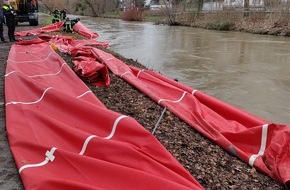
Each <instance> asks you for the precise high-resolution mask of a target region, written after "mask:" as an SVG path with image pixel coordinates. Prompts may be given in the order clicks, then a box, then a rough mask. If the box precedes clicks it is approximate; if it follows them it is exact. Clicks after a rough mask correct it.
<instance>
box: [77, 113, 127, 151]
mask: <svg viewBox="0 0 290 190" xmlns="http://www.w3.org/2000/svg"><path fill="white" fill-rule="evenodd" d="M126 117H128V116H125V115H122V116H120V117H118V118H117V119H116V120H115V122H114V124H113V127H112V130H111V132H110V134H109V135H108V136H107V137H99V136H96V135H91V136H89V137H88V138H87V139H86V140H85V142H84V144H83V147H82V150H81V151H80V153H79V155H84V153H85V151H86V149H87V146H88V144H89V142H90V141H91V140H92V139H93V138H96V137H98V138H102V139H106V140H109V139H111V138H112V137H113V136H114V135H115V132H116V129H117V126H118V124H119V122H120V121H121V120H122V119H124V118H126Z"/></svg>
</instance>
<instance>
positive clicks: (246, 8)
mask: <svg viewBox="0 0 290 190" xmlns="http://www.w3.org/2000/svg"><path fill="white" fill-rule="evenodd" d="M249 11H250V2H249V0H245V1H244V16H249Z"/></svg>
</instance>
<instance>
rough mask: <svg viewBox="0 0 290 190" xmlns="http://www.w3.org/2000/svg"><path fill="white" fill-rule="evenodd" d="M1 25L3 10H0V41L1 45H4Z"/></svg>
mask: <svg viewBox="0 0 290 190" xmlns="http://www.w3.org/2000/svg"><path fill="white" fill-rule="evenodd" d="M3 23H4V15H3V10H2V9H0V39H1V41H2V42H3V43H5V42H6V41H5V39H4V36H3Z"/></svg>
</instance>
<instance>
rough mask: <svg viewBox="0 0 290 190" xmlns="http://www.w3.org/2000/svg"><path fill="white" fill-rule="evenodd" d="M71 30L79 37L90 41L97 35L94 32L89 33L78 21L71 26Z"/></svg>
mask: <svg viewBox="0 0 290 190" xmlns="http://www.w3.org/2000/svg"><path fill="white" fill-rule="evenodd" d="M73 30H74V31H75V32H77V33H79V34H80V35H82V36H84V37H86V38H88V39H92V38H97V37H98V36H99V35H98V34H97V33H96V32H91V31H90V30H89V29H88V28H87V27H86V26H85V25H83V23H81V22H80V21H78V22H77V23H76V24H75V25H74V26H73Z"/></svg>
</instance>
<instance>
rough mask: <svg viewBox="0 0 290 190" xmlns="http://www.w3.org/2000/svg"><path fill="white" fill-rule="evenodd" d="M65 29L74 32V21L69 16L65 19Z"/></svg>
mask: <svg viewBox="0 0 290 190" xmlns="http://www.w3.org/2000/svg"><path fill="white" fill-rule="evenodd" d="M64 31H66V32H67V33H68V32H70V33H72V32H73V29H72V21H71V20H70V19H69V18H66V19H65V23H64Z"/></svg>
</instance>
